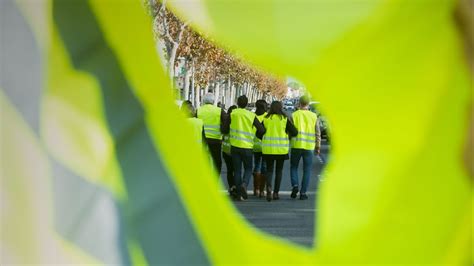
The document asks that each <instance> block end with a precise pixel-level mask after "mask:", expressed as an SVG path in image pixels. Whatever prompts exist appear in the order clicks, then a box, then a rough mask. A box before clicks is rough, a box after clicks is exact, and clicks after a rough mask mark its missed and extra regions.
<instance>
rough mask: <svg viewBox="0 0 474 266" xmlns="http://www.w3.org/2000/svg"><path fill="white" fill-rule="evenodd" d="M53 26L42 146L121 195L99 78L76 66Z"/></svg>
mask: <svg viewBox="0 0 474 266" xmlns="http://www.w3.org/2000/svg"><path fill="white" fill-rule="evenodd" d="M50 23H51V25H52V24H53V22H52V21H50ZM51 29H52V30H51V31H52V33H51V42H50V44H49V53H48V55H49V58H48V59H49V60H48V66H49V72H48V75H49V79H48V88H47V90H46V92H45V95H44V99H43V105H42V106H43V109H42V114H41V115H42V116H43V118H44V119H43V120H42V121H43V124H42V126H41V134H42V136H43V138H44V141H45V145H46V148H47V149H48V152H49V153H50V154H51V155H52V156H53V157H54V158H55V159H56V160H58V161H60V162H61V163H63V164H64V165H66V166H67V167H68V168H69V169H70V170H71V171H73V172H75V173H76V174H77V175H79V176H82V177H84V178H86V179H87V180H89V181H91V182H94V183H96V184H102V185H103V186H105V187H107V188H108V189H109V190H110V191H111V192H112V193H113V194H114V195H115V196H116V197H117V198H119V199H125V198H127V194H126V190H125V188H124V184H123V181H122V179H121V177H120V176H121V173H120V169H119V167H118V163H117V159H116V158H115V150H114V145H113V140H112V137H111V135H110V133H109V132H108V129H107V128H106V126H105V125H106V121H105V117H104V114H103V112H104V107H103V106H102V98H101V92H100V88H99V84H98V82H97V80H96V79H95V78H94V77H92V76H91V75H89V74H87V73H84V72H79V71H76V70H75V69H74V67H73V66H72V65H71V62H70V60H69V57H68V55H67V53H66V51H65V49H64V45H63V43H62V41H61V40H60V38H59V36H58V33H57V31H56V29H55V27H51Z"/></svg>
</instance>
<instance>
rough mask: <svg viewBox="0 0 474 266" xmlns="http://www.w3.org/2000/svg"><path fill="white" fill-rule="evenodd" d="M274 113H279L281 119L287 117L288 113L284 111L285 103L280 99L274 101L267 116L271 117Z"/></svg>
mask: <svg viewBox="0 0 474 266" xmlns="http://www.w3.org/2000/svg"><path fill="white" fill-rule="evenodd" d="M272 115H278V116H279V117H280V119H283V118H284V117H287V115H286V113H285V112H284V111H283V104H282V103H281V102H280V101H273V102H272V104H271V105H270V109H269V110H268V114H267V115H266V116H265V117H266V118H270V117H271V116H272Z"/></svg>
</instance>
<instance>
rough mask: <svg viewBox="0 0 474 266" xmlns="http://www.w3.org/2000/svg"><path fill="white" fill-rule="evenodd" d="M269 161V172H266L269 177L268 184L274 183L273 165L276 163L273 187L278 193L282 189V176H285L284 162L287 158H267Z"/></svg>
mask: <svg viewBox="0 0 474 266" xmlns="http://www.w3.org/2000/svg"><path fill="white" fill-rule="evenodd" d="M265 162H266V163H267V172H266V173H265V175H266V177H267V186H271V185H272V179H273V166H274V165H275V162H276V166H275V186H274V187H273V192H276V193H278V192H279V191H280V184H281V178H282V176H283V164H284V163H285V159H274V158H265Z"/></svg>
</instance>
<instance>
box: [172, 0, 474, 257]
mask: <svg viewBox="0 0 474 266" xmlns="http://www.w3.org/2000/svg"><path fill="white" fill-rule="evenodd" d="M199 3H200V4H202V5H204V6H205V7H204V8H202V9H204V10H206V13H205V14H206V15H207V21H209V24H208V25H205V26H203V27H201V29H203V30H205V31H206V32H207V33H208V34H210V35H211V36H212V38H214V39H216V40H218V41H219V42H220V43H223V44H224V45H226V46H227V47H230V49H231V50H236V51H238V52H239V53H240V54H244V55H245V57H246V58H248V59H250V60H251V61H252V62H253V63H256V64H259V65H260V66H261V67H264V68H265V69H267V70H271V71H273V72H275V73H277V74H282V75H284V74H287V75H290V76H292V77H294V78H296V79H298V80H300V81H302V82H303V83H304V84H305V85H306V87H307V88H308V89H309V90H310V92H311V94H312V95H313V96H316V97H317V99H318V100H319V101H321V102H324V106H325V109H324V110H322V111H323V112H324V113H325V115H326V116H327V118H328V120H330V121H331V126H332V129H333V130H332V132H331V133H332V143H334V145H333V147H332V150H331V153H332V154H331V156H332V158H333V159H332V160H331V162H330V164H329V165H328V167H327V168H326V171H325V173H324V174H325V175H327V176H328V177H330V178H328V179H327V180H325V182H324V186H321V187H320V193H319V195H318V197H319V199H318V201H317V202H318V207H317V209H318V215H317V221H316V222H315V224H316V225H317V227H318V228H317V230H316V231H317V232H318V240H317V241H318V245H317V247H316V248H315V249H313V250H311V251H310V253H311V254H313V255H314V256H315V257H313V259H312V262H313V263H316V262H318V263H321V264H324V263H341V264H345V263H374V264H387V263H394V264H396V263H400V264H403V263H412V264H417V263H419V264H423V263H434V264H436V263H437V264H441V263H452V264H471V263H470V260H471V258H470V255H471V254H470V253H468V252H466V248H467V249H471V248H470V247H471V244H470V241H471V240H472V236H470V237H469V238H463V237H460V236H459V234H460V232H461V231H464V230H458V229H460V228H466V223H470V222H469V221H467V220H466V219H464V217H466V213H469V212H471V211H472V210H471V198H472V195H471V184H470V181H469V178H468V177H467V176H466V172H465V171H464V169H463V165H462V163H461V154H462V149H463V147H465V144H464V140H465V138H464V137H465V134H466V132H467V121H468V119H467V112H466V110H468V109H467V108H468V102H469V101H470V100H472V99H469V84H470V78H469V77H468V74H467V68H466V65H465V63H464V62H463V61H462V60H463V59H462V58H463V57H464V54H463V47H462V46H461V43H460V41H459V35H458V34H459V33H458V31H457V29H456V28H455V23H454V22H453V12H454V8H455V5H456V3H457V1H454V0H452V1H449V0H447V1H441V2H440V1H434V0H429V1H410V0H389V1H376V0H371V1H364V2H363V3H361V2H358V3H356V4H354V3H353V4H348V3H347V2H341V1H331V2H330V3H329V2H328V1H296V2H295V1H276V0H275V1H253V0H241V1H234V2H225V3H224V2H222V1H220V0H207V1H201V2H199ZM177 11H178V13H179V10H177ZM183 14H185V13H184V12H183ZM186 14H187V15H191V14H192V13H190V12H186ZM201 15H202V14H201ZM328 17H331V19H327V18H328ZM186 19H191V21H202V20H192V18H189V16H188V17H187V18H186ZM276 43H277V44H278V45H275V44H276ZM440 121H449V126H440ZM414 178H415V179H416V182H415V179H414ZM464 232H465V231H464ZM459 239H463V242H462V244H459V242H458V241H459ZM455 242H456V245H457V246H458V247H463V248H459V249H457V250H453V249H451V246H452V245H454V243H455ZM262 249H263V248H259V250H260V251H261V250H262ZM394 250H396V251H397V252H393V251H394ZM448 253H449V256H448ZM267 254H269V253H267ZM222 257H224V255H223V256H222ZM292 257H297V256H292ZM243 261H244V260H243V259H242V260H240V261H239V262H243ZM293 263H294V264H296V262H293Z"/></svg>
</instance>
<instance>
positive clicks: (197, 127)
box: [188, 117, 203, 144]
mask: <svg viewBox="0 0 474 266" xmlns="http://www.w3.org/2000/svg"><path fill="white" fill-rule="evenodd" d="M188 121H189V123H190V124H191V125H192V126H193V134H194V139H195V140H196V142H197V143H199V144H202V129H203V122H202V120H201V119H199V118H196V117H190V118H188Z"/></svg>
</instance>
